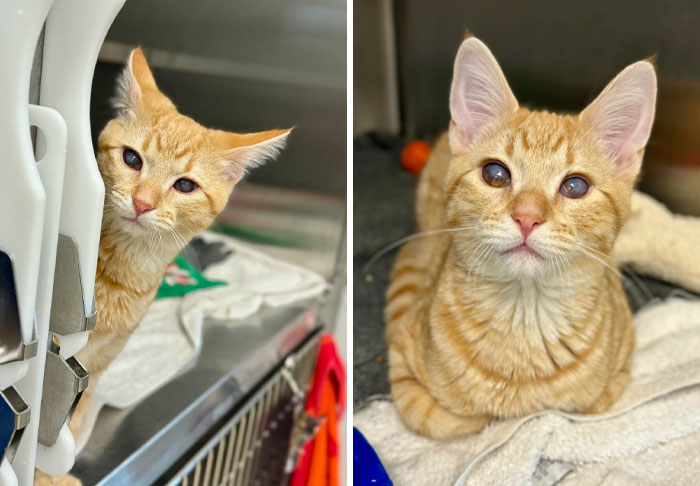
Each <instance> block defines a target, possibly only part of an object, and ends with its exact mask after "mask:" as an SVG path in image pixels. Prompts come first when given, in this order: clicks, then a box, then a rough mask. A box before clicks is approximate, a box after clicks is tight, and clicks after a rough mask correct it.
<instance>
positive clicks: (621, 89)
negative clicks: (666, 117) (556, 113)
mask: <svg viewBox="0 0 700 486" xmlns="http://www.w3.org/2000/svg"><path fill="white" fill-rule="evenodd" d="M655 110H656V72H655V71H654V66H653V65H652V64H651V63H650V62H649V61H639V62H636V63H634V64H632V65H630V66H627V67H626V68H625V69H624V70H623V71H622V72H621V73H620V74H618V75H617V76H616V77H615V79H613V80H612V81H611V82H610V84H608V85H607V86H606V87H605V89H604V90H603V92H602V93H600V95H598V97H597V98H596V99H595V100H593V102H592V103H591V104H590V105H588V107H587V108H586V109H585V110H583V112H582V113H581V114H580V115H579V118H580V119H581V121H582V122H584V123H585V124H586V125H587V126H588V127H589V128H591V129H592V130H593V133H594V134H595V136H596V137H597V138H598V140H600V141H601V142H602V144H603V147H604V149H605V151H606V152H607V153H608V155H609V156H610V157H611V158H612V159H613V160H614V161H615V165H616V167H617V173H618V174H620V175H624V176H631V177H634V176H636V175H637V174H638V173H639V169H640V168H641V164H642V155H643V149H644V147H645V145H646V143H647V141H648V140H649V135H650V133H651V127H652V124H653V123H654V112H655Z"/></svg>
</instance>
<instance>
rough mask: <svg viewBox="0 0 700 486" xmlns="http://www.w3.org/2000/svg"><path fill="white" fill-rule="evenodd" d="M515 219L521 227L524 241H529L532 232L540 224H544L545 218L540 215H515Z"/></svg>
mask: <svg viewBox="0 0 700 486" xmlns="http://www.w3.org/2000/svg"><path fill="white" fill-rule="evenodd" d="M513 219H514V220H515V222H516V223H518V225H519V226H520V232H521V233H522V234H523V241H527V237H528V236H530V233H532V230H533V229H535V226H537V225H538V224H542V223H544V218H543V217H542V216H540V215H539V214H529V213H515V214H514V215H513Z"/></svg>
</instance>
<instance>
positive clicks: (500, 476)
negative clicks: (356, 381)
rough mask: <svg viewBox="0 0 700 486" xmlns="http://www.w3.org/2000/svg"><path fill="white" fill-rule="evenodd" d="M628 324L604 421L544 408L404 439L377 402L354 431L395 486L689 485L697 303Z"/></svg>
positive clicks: (697, 407) (662, 309)
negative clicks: (623, 361) (624, 365)
mask: <svg viewBox="0 0 700 486" xmlns="http://www.w3.org/2000/svg"><path fill="white" fill-rule="evenodd" d="M635 325H636V328H637V349H636V351H635V355H634V360H633V365H632V370H631V377H630V384H629V386H628V388H627V389H626V391H625V392H624V394H623V395H622V397H621V398H620V400H618V402H617V403H616V404H615V405H614V406H613V408H612V409H611V410H610V411H609V412H606V413H605V414H601V415H596V416H584V415H571V414H564V413H560V412H555V411H547V412H543V413H540V414H537V415H533V416H530V417H526V418H521V419H513V420H507V421H500V422H495V423H492V424H490V425H489V426H488V427H487V428H486V429H484V430H483V431H482V432H481V433H479V434H477V435H474V436H470V437H466V438H461V439H457V440H453V441H449V442H439V441H433V440H430V439H426V438H424V437H419V436H416V435H414V434H412V433H411V432H409V431H408V430H407V429H406V428H405V427H404V426H403V424H402V423H401V421H400V419H399V418H398V415H397V414H396V409H395V408H394V406H393V404H392V403H391V402H389V401H385V400H381V401H375V402H373V403H371V404H370V405H369V406H368V407H366V408H365V409H363V410H362V411H360V412H358V413H356V414H355V425H356V426H357V427H358V428H359V429H360V430H361V431H362V433H363V434H365V436H366V437H367V439H368V440H369V442H370V443H371V444H372V445H373V446H374V447H375V449H376V451H377V453H378V455H379V457H380V458H381V460H382V461H383V462H384V465H385V467H386V468H387V471H388V473H389V475H390V477H391V478H392V479H393V480H394V484H396V485H397V486H404V485H406V486H410V485H420V486H424V485H436V486H437V485H449V484H457V485H460V486H467V485H491V484H493V485H499V486H501V485H511V484H512V485H534V486H549V485H554V484H562V485H564V484H566V485H569V484H576V485H593V484H606V485H608V484H609V485H613V484H615V485H617V484H635V485H637V484H639V485H646V484H674V485H675V484H679V485H680V484H699V481H700V480H698V479H697V477H698V476H696V475H698V474H700V454H698V453H697V451H698V449H697V448H696V446H697V445H699V444H700V385H699V384H700V352H698V349H700V301H697V300H686V299H684V298H680V297H672V298H669V299H668V300H667V301H665V302H661V303H659V302H656V303H653V304H650V305H649V306H648V307H647V308H645V309H643V310H641V311H640V312H638V313H637V315H636V316H635ZM690 478H693V479H692V480H690Z"/></svg>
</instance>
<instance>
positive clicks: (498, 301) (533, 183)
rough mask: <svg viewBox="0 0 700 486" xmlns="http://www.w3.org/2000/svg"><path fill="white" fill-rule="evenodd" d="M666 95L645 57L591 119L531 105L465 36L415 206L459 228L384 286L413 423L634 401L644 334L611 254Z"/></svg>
mask: <svg viewBox="0 0 700 486" xmlns="http://www.w3.org/2000/svg"><path fill="white" fill-rule="evenodd" d="M655 100H656V75H655V72H654V68H653V66H652V65H651V64H650V63H649V62H646V61H641V62H637V63H635V64H632V65H631V66H629V67H627V68H626V69H625V70H623V71H622V72H621V73H620V74H619V75H618V76H617V77H616V78H615V79H614V80H613V81H612V82H611V83H610V84H609V85H608V86H607V87H606V88H605V90H604V91H603V92H602V93H601V94H600V95H599V96H598V98H596V99H595V100H594V101H593V102H592V103H591V104H590V105H589V106H588V107H587V108H586V109H585V110H584V111H583V112H582V113H580V114H579V115H558V114H553V113H547V112H535V111H529V110H527V109H525V108H522V107H519V106H518V103H517V101H516V99H515V97H514V96H513V93H512V92H511V90H510V88H509V87H508V84H507V82H506V79H505V77H504V76H503V73H502V72H501V69H500V67H499V66H498V63H497V62H496V60H495V59H494V57H493V56H492V55H491V52H490V51H489V50H488V48H487V47H486V46H485V45H484V44H483V43H482V42H481V41H479V40H478V39H475V38H468V39H466V40H465V41H464V42H463V43H462V45H461V46H460V48H459V52H458V53H457V58H456V61H455V65H454V77H453V81H452V88H451V93H450V110H451V114H452V121H451V123H450V128H449V133H448V134H447V135H445V136H443V137H442V138H441V139H440V140H439V141H438V143H437V145H436V147H435V150H434V151H433V153H432V154H431V157H430V159H429V161H428V164H427V165H426V167H425V169H424V170H423V173H422V175H421V178H420V182H419V185H418V190H417V201H416V216H417V223H418V229H419V231H427V230H436V229H442V228H449V229H450V232H447V233H445V234H443V235H440V236H434V237H429V238H421V239H418V240H414V241H411V242H410V243H408V244H406V245H405V246H404V247H403V248H402V249H401V251H400V253H399V255H398V257H397V260H396V262H395V264H394V267H393V270H392V275H391V283H390V285H389V288H388V290H387V299H386V300H387V304H386V308H385V317H386V321H387V330H386V337H387V341H388V345H389V378H390V382H391V391H392V396H393V399H394V402H395V404H396V407H397V409H398V411H399V414H400V416H401V418H402V419H403V421H404V422H405V424H406V425H407V426H408V427H409V428H410V429H411V430H413V431H415V432H417V433H419V434H422V435H426V436H429V437H433V438H440V439H446V438H451V437H455V436H460V435H465V434H471V433H474V432H477V431H479V430H480V429H481V428H482V427H484V425H486V424H487V423H488V422H489V421H491V420H492V419H495V418H504V417H514V416H520V415H525V414H530V413H533V412H537V411H540V410H543V409H548V408H556V409H560V410H565V411H568V412H581V413H597V412H601V411H604V410H606V409H607V408H609V407H610V406H611V404H612V403H613V402H614V401H615V400H616V399H617V398H618V397H619V395H620V394H621V393H622V391H623V390H624V388H625V386H626V384H627V380H628V376H629V370H630V361H631V357H632V350H633V349H634V326H633V322H632V315H631V312H630V310H629V308H628V304H627V300H626V298H625V294H624V293H623V290H622V284H621V280H620V277H619V274H618V273H617V272H616V271H615V269H614V268H613V267H614V264H613V263H612V260H611V259H610V254H611V251H612V248H613V244H614V242H615V239H616V237H617V235H618V233H619V231H620V228H621V227H622V225H623V224H624V222H625V220H626V218H627V215H628V213H629V208H630V197H631V193H632V189H633V185H634V181H635V178H636V176H637V175H638V173H639V170H640V166H641V162H642V155H643V152H644V146H645V145H646V142H647V140H648V138H649V133H650V131H651V126H652V122H653V119H654V110H655Z"/></svg>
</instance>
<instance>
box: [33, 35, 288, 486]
mask: <svg viewBox="0 0 700 486" xmlns="http://www.w3.org/2000/svg"><path fill="white" fill-rule="evenodd" d="M114 102H115V108H116V109H117V111H118V116H117V117H116V118H115V119H113V120H111V121H110V122H109V123H108V124H107V126H106V127H105V128H104V130H103V131H102V133H101V134H100V136H99V140H98V151H97V163H98V166H99V170H100V174H101V175H102V179H103V181H104V183H105V205H104V215H103V220H102V233H101V238H100V249H99V256H98V261H97V275H96V280H95V300H96V304H97V311H98V313H97V324H96V326H95V328H94V329H93V330H92V331H91V332H90V335H89V340H88V343H87V345H86V346H85V348H83V349H82V350H81V351H80V352H79V353H78V354H77V357H78V360H79V361H80V362H81V363H82V364H83V365H84V366H85V368H86V369H87V370H88V372H89V373H90V381H89V388H88V390H87V391H86V392H85V393H84V394H83V397H82V399H81V401H80V403H79V404H78V408H77V409H76V412H75V414H74V415H73V419H72V420H71V424H70V427H71V430H72V431H73V435H77V431H78V429H79V427H80V424H81V421H82V418H83V414H84V412H85V409H86V407H87V403H88V401H89V399H90V394H91V392H92V390H93V389H94V387H95V383H96V381H97V379H98V378H99V376H100V373H101V372H102V371H104V369H105V368H106V367H107V366H108V365H109V364H110V363H111V362H112V361H113V360H114V359H115V358H116V356H117V355H118V354H119V352H120V351H121V350H122V349H123V347H124V345H125V344H126V341H127V340H128V338H129V337H130V336H131V334H132V333H133V332H134V331H135V330H136V328H137V327H138V325H139V323H140V322H141V319H142V318H143V316H144V315H145V313H146V311H147V310H148V307H149V305H150V304H151V302H152V301H153V298H154V296H155V293H156V291H157V289H158V286H159V284H160V282H161V279H162V277H163V274H164V272H165V267H166V266H167V264H168V263H169V262H170V261H172V259H173V258H175V256H176V255H177V254H178V252H179V251H180V250H181V249H182V248H183V247H184V246H185V245H186V244H187V242H188V241H189V240H190V239H191V238H192V237H193V236H194V235H195V234H196V233H198V232H199V231H201V230H203V229H205V228H207V227H208V226H209V225H211V223H212V222H213V221H214V218H215V217H216V216H217V215H218V214H219V213H220V212H221V210H222V209H223V208H224V207H225V206H226V203H227V201H228V198H229V195H230V194H231V191H232V190H233V187H234V186H235V184H236V183H237V182H238V181H239V180H240V179H241V177H242V176H243V175H244V173H245V171H246V170H247V169H248V168H250V167H255V166H256V165H259V164H262V163H263V162H264V161H265V160H266V159H268V158H270V157H274V156H275V155H277V153H278V152H279V151H280V150H281V149H282V148H283V147H284V144H285V140H286V137H287V135H288V134H289V132H290V131H291V130H289V129H287V130H270V131H265V132H259V133H249V134H238V133H229V132H224V131H221V130H212V129H208V128H205V127H203V126H202V125H200V124H198V123H197V122H195V121H194V120H192V119H191V118H188V117H186V116H184V115H181V114H180V113H178V111H177V109H176V107H175V105H174V104H173V103H172V102H171V101H170V100H169V99H168V98H167V97H166V96H165V95H164V94H162V93H161V92H160V91H159V90H158V87H157V86H156V83H155V80H154V78H153V75H152V73H151V70H150V69H149V66H148V64H147V62H146V58H145V57H144V55H143V52H142V51H141V49H140V48H137V49H135V50H134V51H133V52H132V53H131V56H130V57H129V62H128V65H127V67H126V69H125V70H124V73H123V75H122V77H121V79H120V83H119V86H118V93H117V97H116V99H115V100H114ZM127 148H128V149H131V150H134V151H135V152H136V153H138V155H139V156H140V158H141V160H142V161H143V167H142V168H141V169H140V170H134V169H133V168H131V167H129V166H127V165H126V164H125V162H124V161H123V154H124V150H125V149H127ZM180 178H187V179H189V180H192V181H194V182H195V183H196V185H197V187H196V189H195V190H194V191H192V192H190V193H182V192H178V191H177V190H175V188H174V183H175V181H177V180H178V179H180ZM136 198H138V199H139V200H141V201H145V202H147V203H148V204H149V205H151V206H152V207H153V209H152V210H150V211H148V212H146V213H143V214H141V215H140V216H139V215H138V214H137V213H136V212H135V203H134V200H135V199H136ZM143 372H144V373H148V370H143ZM54 481H57V482H60V483H61V484H64V482H65V484H79V482H75V481H77V480H75V478H73V477H72V476H66V477H62V478H53V477H51V476H47V475H45V474H43V473H41V472H38V474H37V475H36V480H35V484H54ZM61 481H63V482H61Z"/></svg>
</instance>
